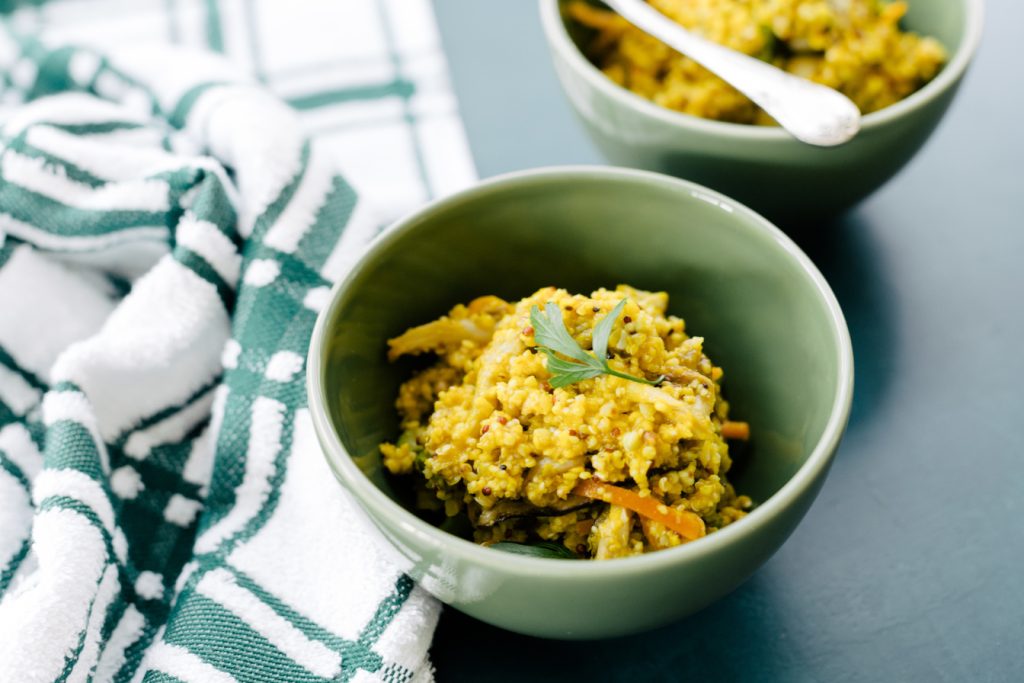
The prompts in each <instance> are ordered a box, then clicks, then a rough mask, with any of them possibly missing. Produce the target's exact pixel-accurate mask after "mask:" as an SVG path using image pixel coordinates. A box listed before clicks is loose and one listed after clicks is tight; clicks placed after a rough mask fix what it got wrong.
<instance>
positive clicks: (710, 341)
mask: <svg viewBox="0 0 1024 683" xmlns="http://www.w3.org/2000/svg"><path fill="white" fill-rule="evenodd" d="M618 283H629V284H632V285H634V286H637V287H641V288H644V289H650V290H665V291H667V292H668V293H669V294H670V297H671V298H670V302H669V305H670V310H671V312H672V313H674V314H676V315H680V316H682V317H684V318H685V319H686V322H687V330H688V331H689V332H690V333H691V334H697V335H702V336H704V337H706V339H707V342H706V349H707V351H708V354H709V355H710V356H711V357H712V358H714V359H715V361H716V363H718V364H720V365H721V366H723V367H724V368H725V383H724V389H723V390H724V391H725V392H726V396H727V397H728V398H729V400H730V402H731V404H732V413H731V414H732V415H734V416H736V418H737V419H744V420H749V421H750V424H751V426H752V429H753V440H752V441H751V443H750V444H749V449H748V450H747V452H746V453H745V454H744V455H742V457H738V458H737V463H736V466H735V468H734V474H732V475H731V476H733V478H734V480H735V482H736V486H737V488H738V489H739V490H740V491H743V492H745V493H748V494H750V495H751V496H753V498H754V500H755V501H756V502H757V503H758V506H757V507H756V509H755V510H753V512H751V513H750V515H749V516H747V517H746V518H744V519H742V520H740V521H739V522H737V523H735V524H733V525H731V526H729V527H726V528H725V529H723V530H721V531H717V532H715V533H713V534H710V535H709V536H708V537H706V538H703V539H700V540H698V541H695V542H693V543H690V544H687V545H684V546H680V547H677V548H673V549H670V550H664V551H661V552H656V553H651V554H649V555H645V556H641V557H631V558H624V559H616V560H608V561H603V562H591V561H582V560H580V561H573V560H553V559H545V558H533V557H523V556H518V555H510V554H508V553H505V552H502V551H499V550H493V549H488V548H484V547H482V546H478V545H475V544H473V543H471V542H469V541H465V540H462V539H461V538H458V537H456V536H453V535H450V534H448V533H446V532H444V531H441V530H440V529H438V528H435V527H433V526H431V525H430V524H428V523H426V522H424V521H423V520H421V519H420V518H418V517H417V516H416V515H415V514H413V513H412V512H410V511H409V510H408V509H407V508H406V507H403V504H402V503H401V502H400V501H401V500H402V493H401V487H400V486H397V487H396V486H393V485H392V484H393V482H391V481H389V478H388V477H387V476H385V475H384V473H383V472H382V470H381V463H380V456H379V454H378V451H377V446H378V444H379V443H380V442H381V441H384V440H392V439H394V438H395V437H396V436H397V434H398V420H397V417H396V415H395V410H394V407H393V404H394V399H395V396H396V394H397V389H398V385H399V384H400V383H401V382H402V381H403V380H404V379H407V378H408V376H409V372H410V366H408V365H402V364H396V365H391V364H389V363H388V362H387V360H386V358H385V349H386V344H385V341H386V340H387V339H388V338H389V337H392V336H395V335H397V334H399V333H401V332H402V331H404V330H405V329H406V328H408V327H410V326H412V325H416V324H420V323H423V322H426V321H429V320H432V319H434V318H436V317H438V316H439V315H441V314H443V313H445V312H446V311H447V310H448V309H449V308H450V307H451V306H452V305H454V304H455V303H458V302H465V301H468V300H470V299H472V298H474V297H476V296H479V295H482V294H497V295H499V296H501V297H505V298H508V299H516V298H521V297H523V296H525V295H527V294H530V293H532V292H533V291H535V290H537V289H538V288H540V287H543V286H547V285H558V286H561V287H566V288H568V289H570V290H574V291H579V292H589V291H591V290H593V289H595V288H597V287H600V286H614V285H616V284H618ZM307 367H308V390H309V405H310V409H311V411H312V414H313V421H314V425H315V427H316V430H317V434H318V436H319V439H320V442H321V444H322V446H323V451H324V454H325V455H326V457H327V460H328V462H329V463H330V466H331V468H332V469H333V470H334V472H335V474H336V475H337V477H338V480H339V481H340V482H341V484H342V485H343V486H344V487H345V488H346V489H347V490H348V492H349V493H350V494H352V496H354V498H355V499H356V500H357V501H358V502H359V504H360V505H361V506H362V507H363V509H364V510H365V511H366V513H367V514H368V516H369V518H370V519H371V520H372V522H373V523H374V524H375V525H376V526H377V527H378V528H379V529H380V531H381V532H382V533H383V535H384V536H385V537H387V538H388V539H389V540H390V541H391V543H392V545H393V546H394V548H395V549H396V550H397V553H396V554H395V557H396V558H397V560H398V561H399V562H400V563H401V567H402V568H403V569H404V570H405V571H406V572H408V573H409V574H410V575H411V576H412V577H413V578H414V579H416V580H417V581H418V582H419V583H420V585H422V586H423V587H424V588H426V589H427V590H428V591H430V592H431V593H433V594H434V595H436V596H437V597H439V598H440V599H441V600H443V601H444V602H446V603H449V604H450V605H453V606H454V607H456V608H458V609H460V610H462V611H463V612H466V613H467V614H470V615H472V616H474V617H477V618H479V619H482V620H484V621H487V622H490V623H492V624H495V625H497V626H501V627H504V628H507V629H511V630H513V631H518V632H521V633H527V634H531V635H537V636H546V637H558V638H596V637H604V636H613V635H620V634H625V633H631V632H636V631H640V630H643V629H648V628H651V627H654V626H657V625H659V624H663V623H666V622H668V621H671V620H673V619H677V618H679V617H682V616H684V615H686V614H689V613H692V612H695V611H696V610H698V609H700V608H701V607H703V606H704V605H707V604H708V603H710V602H711V601H713V600H715V599H716V598H718V597H720V596H722V595H723V594H725V593H727V592H728V591H730V590H732V589H733V588H735V587H736V585H737V584H739V583H740V582H741V581H743V580H744V579H745V578H747V577H748V576H749V575H750V574H751V573H752V572H753V571H754V570H755V569H756V568H757V567H758V566H759V565H760V564H761V563H762V562H764V561H765V560H767V559H768V557H769V556H771V554H772V553H773V552H775V550H776V549H777V548H778V547H779V546H780V545H781V544H782V542H783V541H784V540H785V539H786V537H787V536H789V534H790V532H792V531H793V529H794V527H795V526H796V525H797V523H798V522H799V521H800V519H801V517H803V515H804V513H805V512H806V511H807V509H808V507H809V506H810V505H811V501H812V500H813V499H814V497H815V495H816V494H817V492H818V489H819V488H820V487H821V485H822V482H823V481H824V479H825V475H826V472H827V470H828V467H829V463H830V461H831V459H832V456H833V454H834V453H835V450H836V447H837V446H838V444H839V439H840V436H841V435H842V432H843V429H844V428H845V425H846V420H847V415H848V413H849V409H850V398H851V393H852V387H853V360H852V353H851V348H850V338H849V333H848V331H847V329H846V325H845V323H844V321H843V315H842V312H841V311H840V309H839V305H838V304H837V303H836V300H835V298H834V297H833V295H832V292H831V291H830V290H829V288H828V285H827V284H826V283H825V281H824V279H822V276H821V274H820V273H819V272H818V271H817V270H816V269H815V267H814V266H813V265H812V264H811V262H810V261H809V260H808V259H807V257H806V256H805V255H804V254H803V253H802V252H801V251H800V250H799V248H797V247H796V246H795V245H794V244H793V243H792V242H791V241H790V240H789V239H788V238H787V237H786V236H784V235H783V234H782V233H781V232H780V231H779V230H778V229H776V228H775V227H773V226H772V225H771V224H769V223H768V222H767V221H765V220H764V219H763V218H761V217H759V216H758V215H756V214H754V213H753V212H751V211H750V210H749V209H747V208H745V207H743V206H742V205H740V204H737V203H736V202H734V201H732V200H730V199H727V198H726V197H723V196H722V195H720V194H717V193H715V192H713V191H710V190H707V189H705V188H702V187H700V186H697V185H694V184H691V183H688V182H685V181H681V180H677V179H674V178H669V177H667V176H662V175H658V174H653V173H648V172H644V171H634V170H628V169H612V168H599V167H596V168H595V167H592V168H567V169H551V170H542V171H535V172H528V173H522V174H515V175H510V176H505V177H502V178H498V179H495V180H491V181H488V182H485V183H483V184H481V185H478V186H477V187H475V188H473V189H470V190H467V191H465V192H462V193H460V194H457V195H455V196H452V197H449V198H447V199H443V200H441V201H438V202H435V203H433V204H431V205H429V206H427V207H426V208H423V209H421V210H419V211H417V212H416V213H414V214H413V215H411V216H410V217H408V218H406V219H405V220H402V221H400V222H399V223H398V224H396V225H395V226H394V227H392V228H391V229H390V230H389V231H388V232H386V233H385V234H384V235H383V236H382V237H381V238H379V239H378V240H377V241H376V242H375V243H374V244H372V245H371V246H370V248H369V249H368V251H366V253H365V254H364V255H363V256H362V258H361V259H360V260H359V261H358V263H357V265H356V266H355V268H354V269H353V270H352V271H351V272H350V274H349V275H348V276H347V277H346V278H345V280H344V281H343V282H341V283H340V284H338V285H337V287H335V289H334V292H333V294H332V296H331V300H330V303H329V304H328V305H327V306H326V308H325V309H324V310H323V312H322V313H321V314H320V318H319V320H318V322H317V326H316V330H315V331H314V333H313V339H312V344H311V346H310V352H309V362H308V366H307ZM339 495H341V493H340V492H339Z"/></svg>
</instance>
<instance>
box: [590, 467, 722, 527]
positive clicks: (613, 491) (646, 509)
mask: <svg viewBox="0 0 1024 683" xmlns="http://www.w3.org/2000/svg"><path fill="white" fill-rule="evenodd" d="M572 492H573V493H575V494H576V495H577V496H583V497H584V498H590V499H592V500H601V501H604V502H606V503H609V504H611V505H620V506H622V507H624V508H627V509H629V510H632V511H633V512H635V513H637V514H638V515H640V516H641V517H647V518H648V519H653V520H654V521H656V522H660V523H661V524H664V525H665V526H667V527H668V528H669V529H671V530H672V531H674V532H676V533H677V534H679V535H680V536H682V537H683V538H685V539H687V540H690V541H692V540H694V539H695V538H700V537H701V536H704V535H705V533H706V531H705V529H704V520H702V519H701V518H700V517H699V516H698V515H696V514H695V513H693V512H690V511H688V510H677V509H675V508H672V507H669V506H667V505H665V504H664V503H662V502H661V501H660V500H658V499H657V498H655V497H653V496H641V495H640V494H638V493H636V492H635V491H630V490H629V489H624V488H622V487H621V486H613V485H611V484H607V483H605V482H603V481H601V480H600V479H597V478H593V477H592V478H590V479H584V480H582V481H580V483H578V484H576V488H574V489H573V490H572Z"/></svg>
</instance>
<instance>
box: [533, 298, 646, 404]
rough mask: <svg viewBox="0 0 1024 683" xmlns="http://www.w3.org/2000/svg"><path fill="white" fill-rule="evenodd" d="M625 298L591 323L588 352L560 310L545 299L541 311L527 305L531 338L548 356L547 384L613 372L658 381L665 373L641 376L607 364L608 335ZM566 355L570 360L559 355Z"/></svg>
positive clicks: (563, 383)
mask: <svg viewBox="0 0 1024 683" xmlns="http://www.w3.org/2000/svg"><path fill="white" fill-rule="evenodd" d="M626 301H628V299H623V300H622V301H620V302H619V303H618V304H616V305H615V308H613V309H612V311H611V312H610V313H609V314H608V315H606V316H605V317H604V318H602V319H601V320H599V321H598V322H597V324H596V325H594V331H593V334H592V335H591V338H592V343H591V346H592V347H593V349H594V353H593V354H590V353H587V352H586V351H584V350H583V348H582V347H580V345H579V344H577V343H576V340H575V339H573V338H572V335H570V334H569V331H568V330H567V329H566V328H565V321H564V320H562V310H561V309H560V308H559V307H558V306H556V305H555V304H553V303H551V302H548V303H547V305H546V306H544V313H541V310H540V308H539V307H537V306H533V307H532V308H530V324H531V325H532V326H533V338H534V339H535V340H536V342H537V348H539V349H540V350H541V351H543V352H544V353H545V354H546V355H547V357H548V366H547V369H548V372H549V373H551V380H550V382H549V383H550V384H551V386H552V387H554V388H556V389H557V388H559V387H565V386H568V385H570V384H575V383H576V382H582V381H583V380H585V379H592V378H594V377H598V376H599V375H613V376H615V377H621V378H622V379H627V380H630V381H632V382H639V383H641V384H650V385H658V384H660V383H661V381H662V380H663V379H665V378H664V377H659V378H658V379H656V380H648V379H644V378H642V377H634V376H633V375H628V374H626V373H624V372H619V371H618V370H615V369H613V368H612V367H611V366H610V365H609V364H608V359H607V358H606V356H607V355H608V339H609V337H611V334H612V328H613V327H614V326H615V321H616V320H618V318H619V315H621V314H622V309H623V308H625V306H626ZM558 354H562V356H566V357H567V358H569V359H571V360H567V359H566V358H562V357H561V356H559V355H558Z"/></svg>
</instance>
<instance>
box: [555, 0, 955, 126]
mask: <svg viewBox="0 0 1024 683" xmlns="http://www.w3.org/2000/svg"><path fill="white" fill-rule="evenodd" d="M648 1H649V3H650V5H651V6H653V7H654V8H655V9H657V10H659V11H660V12H662V13H663V14H665V15H666V16H668V17H670V18H671V19H673V20H675V21H677V22H679V23H680V24H681V25H682V26H684V27H686V28H687V29H690V30H691V31H694V32H695V33H697V34H699V35H701V36H703V37H704V38H707V39H709V40H713V41H715V42H717V43H721V44H723V45H726V46H728V47H730V48H732V49H734V50H738V51H740V52H743V53H746V54H748V55H751V56H754V57H757V58H759V59H762V60H764V61H767V62H771V63H772V64H774V65H775V66H777V67H779V68H781V69H785V70H786V71H789V72H791V73H794V74H796V75H798V76H802V77H804V78H808V79H810V80H812V81H816V82H818V83H822V84H824V85H827V86H829V87H830V88H834V89H836V90H838V91H840V92H842V93H843V94H845V95H846V96H847V97H849V98H850V99H851V100H853V101H854V103H856V104H857V106H858V107H860V110H861V112H863V113H865V114H868V113H870V112H873V111H877V110H879V109H882V108H884V107H888V106H889V105H891V104H893V103H895V102H898V101H900V100H902V99H903V98H905V97H907V96H908V95H910V94H911V93H913V92H914V91H916V90H918V89H919V88H921V86H923V85H924V84H925V83H927V82H928V81H930V80H931V79H932V78H934V77H935V75H936V74H937V73H938V72H939V70H940V69H941V68H942V65H943V64H944V63H945V62H946V58H947V57H946V50H945V48H943V46H942V45H941V44H940V43H939V42H938V41H937V40H935V39H934V38H927V37H921V36H919V35H917V34H915V33H911V32H906V31H903V30H901V29H900V26H899V21H900V19H901V18H902V17H903V15H904V14H906V11H907V3H906V2H881V1H880V0H648ZM568 14H569V16H570V17H571V18H572V19H573V20H575V21H577V22H578V23H580V24H582V25H584V26H587V27H589V28H592V29H595V31H596V33H595V36H594V38H593V40H592V41H591V42H590V44H589V45H587V46H586V50H587V53H588V56H589V57H590V59H591V60H592V61H593V62H594V63H595V64H596V65H597V66H598V67H599V68H600V69H601V70H602V71H603V72H604V73H605V75H607V76H608V77H609V78H610V79H611V80H613V81H614V82H616V83H618V84H619V85H621V86H623V87H625V88H627V89H629V90H631V91H633V92H635V93H637V94H638V95H641V96H643V97H645V98H647V99H649V100H651V101H653V102H655V103H656V104H659V105H661V106H663V107H667V108H669V109H674V110H677V111H681V112H684V113H686V114H692V115H694V116H701V117H704V118H708V119H717V120H719V121H731V122H734V123H755V124H763V125H773V124H774V122H773V121H772V119H771V118H770V117H769V116H768V115H767V114H765V113H764V112H763V111H761V110H760V109H759V108H758V107H757V106H756V105H755V104H754V103H753V102H751V101H750V100H748V99H747V98H746V97H745V96H743V95H741V94H740V93H739V92H737V91H736V90H735V89H734V88H733V87H732V86H730V85H728V84H727V83H725V82H724V81H722V80H721V79H720V78H718V77H717V76H715V75H714V74H712V73H710V72H709V71H707V70H706V69H704V68H703V67H701V66H700V65H699V64H697V63H696V62H694V61H693V60H691V59H688V58H686V57H684V56H682V55H680V54H679V53H678V52H675V51H674V50H672V49H671V48H669V47H668V46H666V45H665V44H664V43H661V42H660V41H658V40H657V39H655V38H652V37H651V36H649V35H647V34H646V33H644V32H642V31H640V30H639V29H637V28H635V27H633V26H632V25H631V24H629V23H628V22H626V21H625V20H624V19H622V18H621V17H620V16H618V15H617V14H614V13H612V12H609V11H606V10H603V9H598V8H597V7H595V6H594V5H591V4H588V3H587V2H583V0H577V1H576V2H572V3H570V4H569V5H568Z"/></svg>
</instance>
